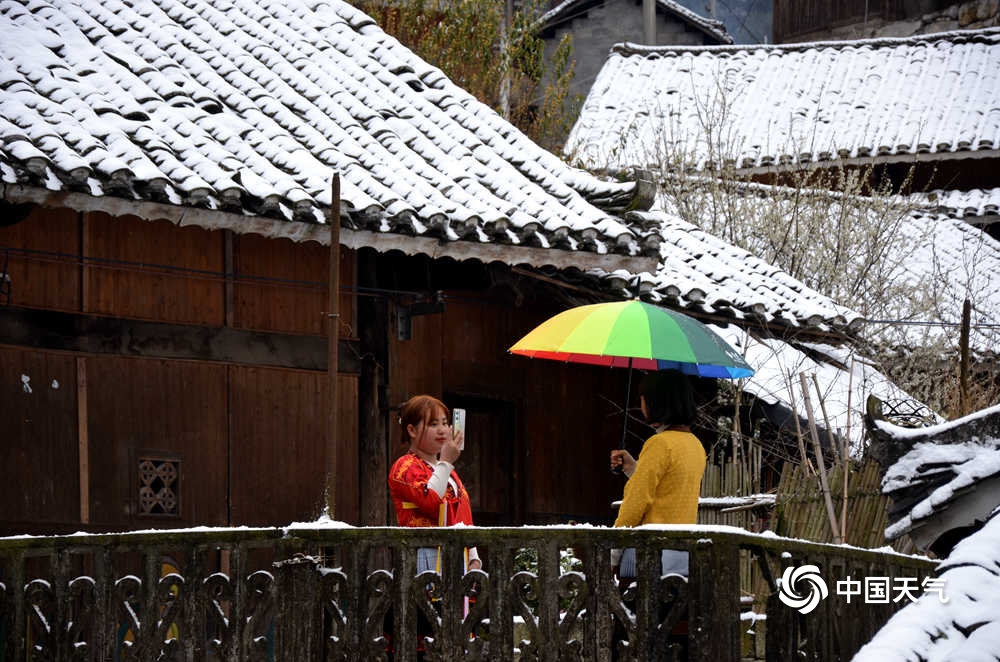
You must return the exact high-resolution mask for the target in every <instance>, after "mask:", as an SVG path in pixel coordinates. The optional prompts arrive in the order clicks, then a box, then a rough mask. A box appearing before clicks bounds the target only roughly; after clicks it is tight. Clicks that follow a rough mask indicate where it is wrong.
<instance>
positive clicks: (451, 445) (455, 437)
mask: <svg viewBox="0 0 1000 662" xmlns="http://www.w3.org/2000/svg"><path fill="white" fill-rule="evenodd" d="M464 444H465V432H463V431H461V430H454V429H453V430H452V432H451V436H450V437H449V438H448V440H447V441H445V442H444V446H442V447H441V454H440V455H439V456H438V457H439V458H440V459H442V460H444V461H445V462H447V463H448V464H455V460H457V459H458V456H459V455H461V454H462V446H463V445H464Z"/></svg>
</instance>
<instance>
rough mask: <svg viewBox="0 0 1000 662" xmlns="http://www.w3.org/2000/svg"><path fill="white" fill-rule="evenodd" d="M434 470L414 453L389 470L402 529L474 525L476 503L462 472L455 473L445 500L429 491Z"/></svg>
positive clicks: (449, 482)
mask: <svg viewBox="0 0 1000 662" xmlns="http://www.w3.org/2000/svg"><path fill="white" fill-rule="evenodd" d="M433 474H434V469H433V467H431V465H429V464H427V462H425V461H424V460H422V459H420V458H419V457H417V456H416V455H414V454H412V453H407V454H406V455H403V456H401V457H400V458H399V459H398V460H396V462H395V463H394V464H393V465H392V469H390V470H389V491H390V492H391V493H392V502H393V505H395V507H396V521H398V522H399V525H400V526H451V525H453V524H459V523H461V524H466V525H469V526H472V504H471V502H470V501H469V493H468V492H466V491H465V486H464V485H462V481H461V479H459V477H458V473H457V472H455V471H454V470H452V472H451V478H450V479H449V480H448V489H447V490H446V491H445V493H444V498H441V497H439V496H438V495H437V492H435V491H434V490H431V489H428V488H427V481H428V480H430V478H431V476H432V475H433Z"/></svg>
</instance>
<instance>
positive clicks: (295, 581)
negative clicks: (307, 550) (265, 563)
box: [274, 554, 323, 662]
mask: <svg viewBox="0 0 1000 662" xmlns="http://www.w3.org/2000/svg"><path fill="white" fill-rule="evenodd" d="M274 565H275V568H276V579H277V586H278V618H277V622H276V623H275V637H274V659H275V660H276V662H301V661H304V660H321V659H323V605H322V603H321V601H320V575H319V572H318V570H317V566H318V565H319V563H318V562H317V561H316V559H314V558H313V557H311V556H305V555H299V554H296V555H295V556H293V557H292V558H290V559H288V560H286V561H278V562H276V563H275V564H274Z"/></svg>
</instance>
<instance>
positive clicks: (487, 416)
mask: <svg viewBox="0 0 1000 662" xmlns="http://www.w3.org/2000/svg"><path fill="white" fill-rule="evenodd" d="M445 402H446V403H447V404H448V405H449V406H450V407H462V408H464V409H465V410H466V412H467V419H466V425H465V430H466V432H465V438H466V444H465V450H464V451H463V452H462V456H461V457H460V458H459V459H458V463H457V464H456V467H455V468H456V470H457V471H458V475H459V476H461V477H462V482H463V483H464V484H465V487H466V489H468V490H469V497H470V499H471V500H472V513H473V519H474V521H475V523H476V525H477V526H517V525H520V524H522V523H523V522H522V521H521V519H522V518H523V513H524V496H523V491H522V490H519V489H518V477H519V476H520V475H521V471H520V467H519V466H518V462H517V457H518V456H519V454H517V453H515V452H514V451H515V448H514V445H515V439H516V437H515V430H516V420H515V413H516V410H515V407H514V403H512V402H509V401H507V400H501V399H494V398H483V397H474V396H462V395H454V394H446V396H445Z"/></svg>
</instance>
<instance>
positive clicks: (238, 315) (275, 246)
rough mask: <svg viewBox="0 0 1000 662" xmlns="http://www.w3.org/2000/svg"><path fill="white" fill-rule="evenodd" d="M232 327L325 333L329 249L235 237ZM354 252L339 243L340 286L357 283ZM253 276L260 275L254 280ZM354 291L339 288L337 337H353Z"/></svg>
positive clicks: (289, 242)
mask: <svg viewBox="0 0 1000 662" xmlns="http://www.w3.org/2000/svg"><path fill="white" fill-rule="evenodd" d="M234 241H235V244H236V246H235V265H236V276H237V280H236V284H235V297H236V301H235V313H234V316H235V322H234V323H235V326H237V327H238V328H253V329H262V330H268V331H282V332H286V333H304V334H314V335H325V334H326V310H327V308H329V305H328V303H327V300H328V297H327V292H328V291H329V264H330V258H329V248H328V247H326V246H323V245H321V244H317V243H315V242H303V243H296V242H293V241H291V240H289V239H269V238H266V237H261V236H258V235H252V234H247V235H239V236H237V237H235V239H234ZM354 264H355V252H354V251H352V250H349V249H347V248H343V247H341V252H340V284H341V288H342V290H343V289H344V288H351V287H353V286H354V284H355V282H356V281H355V273H354ZM254 279H259V280H257V281H255V280H254ZM354 320H355V305H354V296H353V295H352V294H351V293H349V292H341V297H340V322H341V328H340V336H341V337H342V338H343V337H357V332H356V331H355V330H354V326H355V322H354Z"/></svg>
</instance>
